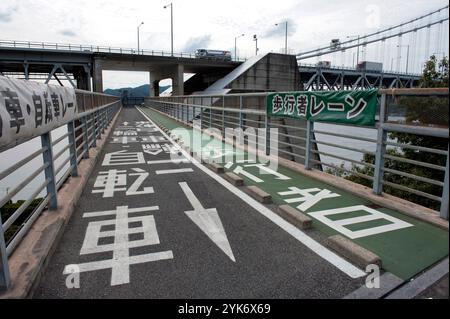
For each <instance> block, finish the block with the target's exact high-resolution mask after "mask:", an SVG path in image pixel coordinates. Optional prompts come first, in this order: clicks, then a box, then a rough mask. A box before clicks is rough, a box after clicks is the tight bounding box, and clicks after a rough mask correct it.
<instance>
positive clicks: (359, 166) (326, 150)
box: [146, 89, 449, 219]
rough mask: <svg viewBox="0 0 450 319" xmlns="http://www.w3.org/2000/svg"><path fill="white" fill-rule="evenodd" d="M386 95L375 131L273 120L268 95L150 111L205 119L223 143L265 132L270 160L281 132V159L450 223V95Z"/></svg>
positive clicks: (174, 103)
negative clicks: (234, 134)
mask: <svg viewBox="0 0 450 319" xmlns="http://www.w3.org/2000/svg"><path fill="white" fill-rule="evenodd" d="M378 92H379V95H378V106H377V108H378V110H377V116H376V119H377V121H376V126H375V127H360V126H350V125H343V124H334V123H333V124H332V123H320V122H310V121H305V120H294V119H282V120H280V119H278V118H271V117H269V116H267V114H266V111H265V108H266V98H267V93H249V94H229V95H211V96H200V95H198V96H173V97H159V98H148V99H147V100H146V105H147V106H149V107H151V108H154V109H156V110H158V111H160V112H163V113H166V114H168V115H169V116H171V117H173V118H176V119H177V120H179V121H182V122H184V123H186V124H192V122H193V120H194V119H196V120H200V123H201V124H200V125H201V128H202V129H206V128H213V129H216V130H218V132H219V133H220V134H221V136H222V137H223V138H224V137H225V129H226V128H241V129H243V130H246V129H248V128H251V129H258V128H259V129H263V130H264V131H265V132H267V135H266V136H267V138H266V139H265V140H262V141H258V143H262V144H263V145H262V147H264V148H265V150H266V151H267V154H268V155H270V154H272V153H273V151H275V150H274V149H272V148H271V146H270V142H271V141H273V139H274V137H271V136H270V130H266V129H268V128H269V129H270V128H278V137H277V142H278V145H279V147H278V148H277V150H276V151H277V152H278V153H277V154H278V155H279V156H280V157H282V158H286V159H288V160H290V161H295V162H297V163H300V164H303V165H304V166H305V168H307V169H313V170H314V169H317V170H324V171H325V172H326V173H330V174H333V175H338V176H340V177H344V178H347V179H350V180H352V181H354V182H357V183H360V184H363V185H365V186H368V187H371V188H372V190H373V192H374V193H375V194H377V195H381V194H382V193H383V192H385V193H389V194H391V195H394V196H397V197H402V198H405V197H407V198H409V196H411V198H409V199H408V200H409V201H413V202H415V203H417V204H419V205H422V206H427V207H428V208H431V210H430V209H429V211H431V212H433V211H434V212H435V213H436V214H439V215H440V216H441V217H442V218H444V219H448V192H449V191H448V189H449V188H448V186H449V164H448V162H449V161H448V157H449V150H448V136H449V131H448V110H449V106H448V89H395V90H392V89H384V90H379V91H378ZM424 106H425V109H426V107H428V108H429V111H426V110H425V111H424ZM424 121H425V122H424ZM197 125H198V124H197ZM427 141H429V142H427ZM411 153H413V154H416V155H417V154H419V155H418V156H413V157H411V156H409V155H411ZM408 154H409V155H408ZM431 172H433V173H431ZM412 197H414V198H412Z"/></svg>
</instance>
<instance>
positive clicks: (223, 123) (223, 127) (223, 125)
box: [222, 95, 225, 138]
mask: <svg viewBox="0 0 450 319" xmlns="http://www.w3.org/2000/svg"><path fill="white" fill-rule="evenodd" d="M222 136H223V137H224V138H225V95H224V96H223V97H222Z"/></svg>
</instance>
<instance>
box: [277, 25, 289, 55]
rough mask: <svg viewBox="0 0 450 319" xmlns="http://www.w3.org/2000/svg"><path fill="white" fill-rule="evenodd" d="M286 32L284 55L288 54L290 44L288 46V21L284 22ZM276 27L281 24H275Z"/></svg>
mask: <svg viewBox="0 0 450 319" xmlns="http://www.w3.org/2000/svg"><path fill="white" fill-rule="evenodd" d="M284 24H285V30H284V54H288V44H287V36H288V22H287V20H286V21H285V22H284ZM275 25H276V26H278V25H280V23H275Z"/></svg>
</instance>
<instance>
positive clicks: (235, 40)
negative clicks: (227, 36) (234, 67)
mask: <svg viewBox="0 0 450 319" xmlns="http://www.w3.org/2000/svg"><path fill="white" fill-rule="evenodd" d="M243 36H244V34H243V33H242V34H241V35H238V36H237V37H234V59H235V60H236V61H237V39H239V38H240V37H243Z"/></svg>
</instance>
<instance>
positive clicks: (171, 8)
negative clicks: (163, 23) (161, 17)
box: [164, 2, 173, 56]
mask: <svg viewBox="0 0 450 319" xmlns="http://www.w3.org/2000/svg"><path fill="white" fill-rule="evenodd" d="M168 6H170V43H171V44H170V48H171V49H170V54H171V56H173V4H172V2H171V3H170V4H168V5H165V6H164V9H166V8H167V7H168Z"/></svg>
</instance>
